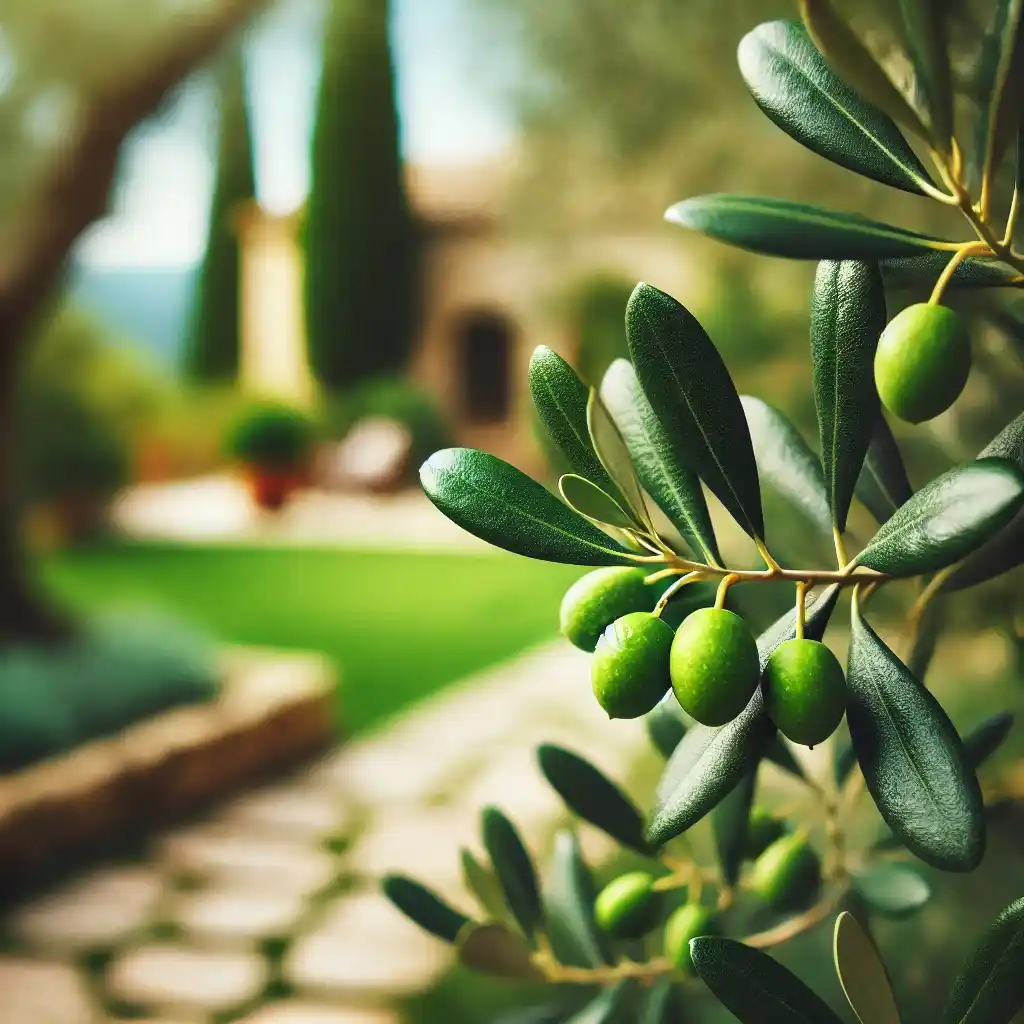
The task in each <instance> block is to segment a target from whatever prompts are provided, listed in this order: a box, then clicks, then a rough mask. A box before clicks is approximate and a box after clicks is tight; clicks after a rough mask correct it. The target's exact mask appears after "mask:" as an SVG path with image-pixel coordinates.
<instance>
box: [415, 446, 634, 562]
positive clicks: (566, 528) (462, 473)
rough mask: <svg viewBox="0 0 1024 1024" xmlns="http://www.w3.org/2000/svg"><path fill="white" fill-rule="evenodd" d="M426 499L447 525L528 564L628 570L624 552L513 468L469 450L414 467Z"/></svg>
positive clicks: (444, 453)
mask: <svg viewBox="0 0 1024 1024" xmlns="http://www.w3.org/2000/svg"><path fill="white" fill-rule="evenodd" d="M420 481H421V483H422V484H423V490H424V491H425V492H426V495H427V497H428V498H429V499H430V500H431V501H432V502H433V503H434V505H435V506H437V508H438V509H439V510H440V511H441V512H443V513H444V515H446V516H447V517H448V518H449V519H450V520H451V521H452V522H453V523H455V524H456V525H458V526H461V527H462V528H463V529H464V530H466V531H468V532H469V533H472V534H473V535H474V536H476V537H479V538H480V539H481V540H485V541H487V542H488V543H489V544H493V545H494V546H495V547H499V548H504V549H505V550H506V551H514V552H515V553H516V554H519V555H526V556H527V557H529V558H539V559H542V560H544V561H547V562H568V563H569V564H570V565H632V564H633V563H632V560H631V559H630V557H629V553H628V552H627V551H626V549H625V548H623V547H621V546H620V545H619V544H617V543H616V542H615V541H613V540H612V539H611V538H609V537H608V536H607V535H606V534H604V533H602V532H601V531H600V530H599V529H598V528H597V527H596V526H594V525H593V524H591V523H589V522H587V520H586V519H584V518H583V517H582V516H580V515H578V514H577V513H575V512H573V510H572V509H570V508H567V507H566V506H565V505H564V504H563V503H562V502H561V501H559V500H558V499H557V498H556V497H555V496H554V495H553V494H552V493H551V492H550V491H548V490H546V489H545V488H544V487H542V486H541V485H540V484H539V483H537V481H536V480H531V479H530V477H528V476H527V475H526V474H525V473H523V472H520V470H518V469H516V468H515V466H510V465H509V464H508V463H507V462H503V461H502V460H501V459H498V458H496V457H495V456H493V455H488V454H487V452H481V451H477V450H476V449H474V448H445V449H443V450H442V451H439V452H434V454H433V455H431V456H430V458H429V459H427V461H426V462H424V463H423V465H422V466H421V467H420Z"/></svg>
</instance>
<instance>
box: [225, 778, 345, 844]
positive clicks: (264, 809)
mask: <svg viewBox="0 0 1024 1024" xmlns="http://www.w3.org/2000/svg"><path fill="white" fill-rule="evenodd" d="M222 816H223V818H224V820H226V821H230V822H237V823H238V824H240V825H244V826H248V827H250V828H251V829H252V831H253V832H264V833H267V834H269V835H276V836H285V837H287V838H289V839H306V838H310V839H313V840H314V841H315V840H318V839H322V838H325V837H327V836H340V835H345V834H346V833H347V832H348V831H349V829H350V827H351V825H352V806H351V804H350V803H348V802H346V801H345V800H343V799H341V798H340V797H339V796H337V795H336V794H334V793H331V792H329V791H326V790H324V789H323V788H314V787H313V786H310V785H309V784H308V783H305V782H303V783H301V784H293V785H282V786H275V787H273V788H268V789H263V790H259V791H257V792H255V793H251V794H249V795H247V796H243V797H240V798H239V799H237V800H235V801H233V802H232V803H230V804H228V805H227V806H226V807H225V808H224V809H223V811H222Z"/></svg>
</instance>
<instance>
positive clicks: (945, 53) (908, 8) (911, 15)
mask: <svg viewBox="0 0 1024 1024" xmlns="http://www.w3.org/2000/svg"><path fill="white" fill-rule="evenodd" d="M899 5H900V13H901V14H902V16H903V25H904V28H905V30H906V40H907V49H908V51H909V53H910V60H911V63H912V64H913V65H914V73H915V76H916V78H917V84H918V87H919V94H920V96H921V98H922V99H923V101H924V107H925V110H926V112H927V114H928V121H929V123H930V125H931V133H932V138H933V140H934V144H935V146H936V148H937V149H938V150H939V151H940V152H942V153H949V152H951V151H952V138H953V75H952V71H951V70H950V66H949V45H948V41H947V39H946V26H945V23H944V19H943V14H942V11H941V9H940V5H939V4H937V3H935V2H934V0H899Z"/></svg>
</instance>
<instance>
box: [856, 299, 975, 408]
mask: <svg viewBox="0 0 1024 1024" xmlns="http://www.w3.org/2000/svg"><path fill="white" fill-rule="evenodd" d="M970 372H971V339H970V336H969V335H968V333H967V328H966V326H965V324H964V322H963V320H961V319H960V317H959V316H958V315H957V314H956V313H954V312H953V310H951V309H950V308H949V307H948V306H940V305H938V304H936V303H926V302H919V303H917V304H915V305H913V306H907V308H906V309H903V310H901V311H900V312H899V313H897V314H896V316H894V317H893V318H892V320H890V321H889V324H888V326H887V327H886V328H885V330H884V331H883V332H882V336H881V337H880V338H879V339H878V348H877V349H876V350H875V384H876V386H877V388H878V395H879V397H880V398H881V399H882V404H883V405H884V406H885V407H886V408H887V409H888V410H889V411H890V412H891V413H892V414H893V415H894V416H898V417H899V418H900V419H901V420H906V421H907V422H908V423H923V422H924V421H925V420H930V419H932V418H934V417H935V416H938V415H939V413H942V412H945V411H946V410H947V409H948V408H949V407H950V406H951V405H952V404H953V403H954V402H955V401H956V399H957V398H958V397H959V395H960V392H961V391H963V389H964V385H965V384H966V383H967V377H968V375H969V374H970Z"/></svg>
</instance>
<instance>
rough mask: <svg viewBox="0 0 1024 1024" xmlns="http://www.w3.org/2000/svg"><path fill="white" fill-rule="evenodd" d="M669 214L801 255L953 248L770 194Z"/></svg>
mask: <svg viewBox="0 0 1024 1024" xmlns="http://www.w3.org/2000/svg"><path fill="white" fill-rule="evenodd" d="M665 219H666V220H668V221H669V222H670V223H672V224H678V225H680V226H681V227H684V228H689V229H690V230H692V231H699V232H700V233H701V234H703V235H707V236H708V237H709V238H715V239H718V241H720V242H725V243H726V244H727V245H733V246H736V247H737V248H739V249H749V250H750V251H751V252H759V253H763V254H765V255H766V256H787V257H789V258H790V259H797V260H877V259H882V258H884V257H886V256H912V255H914V253H917V252H920V251H921V250H927V249H943V250H949V249H950V247H951V246H950V243H948V242H943V241H942V240H941V239H938V238H932V237H930V236H929V235H922V234H919V233H918V232H916V231H908V230H907V229H906V228H898V227H896V226H895V225H893V224H883V223H882V222H881V221H877V220H871V219H870V218H868V217H863V216H861V215H860V214H859V213H838V212H837V211H835V210H826V209H824V208H823V207H820V206H809V205H807V204H806V203H794V202H791V201H790V200H788V199H775V198H772V197H769V196H736V195H725V194H716V195H708V196H695V197H693V198H692V199H684V200H683V201H682V202H681V203H676V204H675V206H671V207H669V209H668V212H667V213H666V214H665ZM634 362H635V360H634ZM644 390H645V391H646V390H647V388H646V387H645V388H644Z"/></svg>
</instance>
